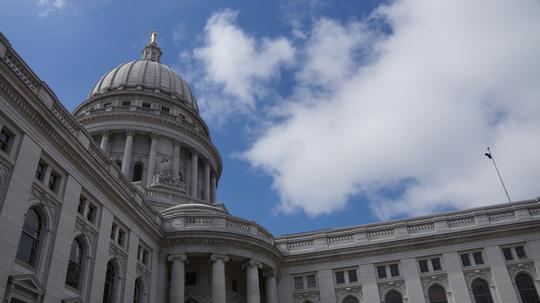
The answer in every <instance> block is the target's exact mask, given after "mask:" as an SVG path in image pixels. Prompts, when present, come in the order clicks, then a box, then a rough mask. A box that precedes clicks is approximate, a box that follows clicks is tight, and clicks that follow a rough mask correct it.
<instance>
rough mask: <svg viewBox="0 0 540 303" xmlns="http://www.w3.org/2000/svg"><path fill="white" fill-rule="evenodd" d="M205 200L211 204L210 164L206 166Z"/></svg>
mask: <svg viewBox="0 0 540 303" xmlns="http://www.w3.org/2000/svg"><path fill="white" fill-rule="evenodd" d="M204 200H205V201H206V202H211V199H210V164H208V162H206V163H205V164H204Z"/></svg>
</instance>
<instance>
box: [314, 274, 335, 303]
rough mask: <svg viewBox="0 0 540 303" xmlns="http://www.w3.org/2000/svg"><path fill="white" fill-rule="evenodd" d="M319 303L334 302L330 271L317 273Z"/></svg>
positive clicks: (332, 279)
mask: <svg viewBox="0 0 540 303" xmlns="http://www.w3.org/2000/svg"><path fill="white" fill-rule="evenodd" d="M317 280H318V281H317V283H318V284H319V290H320V293H319V295H320V297H321V302H334V301H335V300H336V287H335V286H334V273H333V271H332V270H331V269H323V270H319V271H317Z"/></svg>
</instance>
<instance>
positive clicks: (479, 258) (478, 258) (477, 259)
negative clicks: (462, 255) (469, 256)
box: [473, 251, 484, 265]
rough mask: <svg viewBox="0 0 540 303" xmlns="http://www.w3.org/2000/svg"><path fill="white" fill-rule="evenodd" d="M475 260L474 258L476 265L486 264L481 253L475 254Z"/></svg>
mask: <svg viewBox="0 0 540 303" xmlns="http://www.w3.org/2000/svg"><path fill="white" fill-rule="evenodd" d="M473 258H474V263H475V264H476V265H481V264H484V258H483V257H482V253H481V252H479V251H477V252H473Z"/></svg>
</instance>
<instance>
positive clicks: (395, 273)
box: [390, 264, 399, 277]
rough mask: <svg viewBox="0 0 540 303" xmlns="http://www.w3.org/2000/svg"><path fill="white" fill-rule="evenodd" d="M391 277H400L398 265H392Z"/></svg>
mask: <svg viewBox="0 0 540 303" xmlns="http://www.w3.org/2000/svg"><path fill="white" fill-rule="evenodd" d="M390 275H392V277H399V267H398V265H397V264H390Z"/></svg>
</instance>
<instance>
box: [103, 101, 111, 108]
mask: <svg viewBox="0 0 540 303" xmlns="http://www.w3.org/2000/svg"><path fill="white" fill-rule="evenodd" d="M111 104H112V103H111V102H105V103H103V107H107V106H111Z"/></svg>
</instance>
